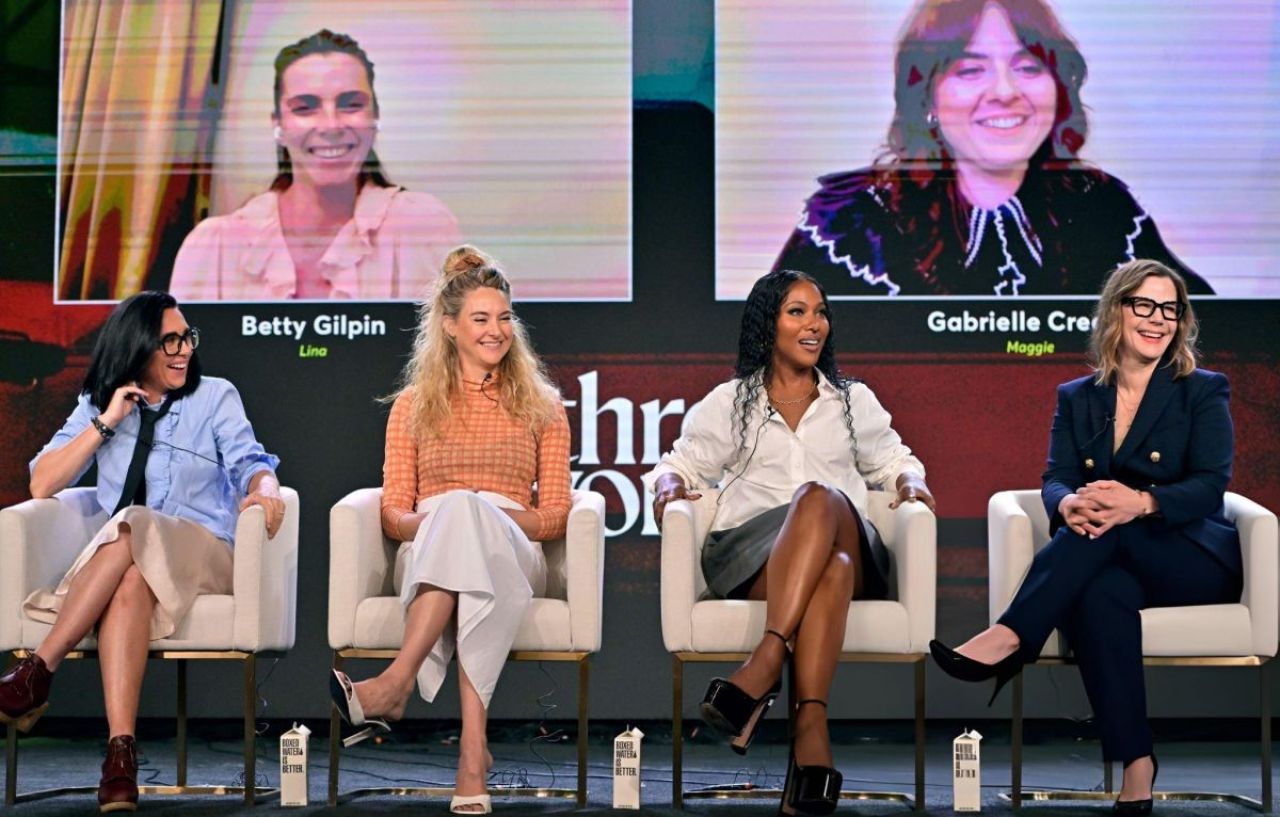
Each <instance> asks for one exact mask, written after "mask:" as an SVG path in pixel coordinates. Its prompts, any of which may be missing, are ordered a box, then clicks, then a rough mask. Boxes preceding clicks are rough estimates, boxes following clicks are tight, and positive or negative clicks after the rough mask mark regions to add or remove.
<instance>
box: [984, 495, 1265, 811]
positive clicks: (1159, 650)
mask: <svg viewBox="0 0 1280 817" xmlns="http://www.w3.org/2000/svg"><path fill="white" fill-rule="evenodd" d="M1226 514H1227V517H1228V518H1229V519H1231V520H1232V521H1233V522H1235V524H1236V527H1237V528H1238V529H1239V531H1240V551H1241V557H1242V559H1243V562H1244V593H1243V594H1242V596H1241V598H1240V601H1239V603H1237V604H1204V605H1196V606H1189V607H1158V608H1152V609H1148V610H1143V611H1142V651H1143V656H1144V663H1146V664H1147V665H1148V666H1200V667H1203V666H1232V667H1239V666H1249V667H1258V669H1259V673H1260V674H1261V675H1262V685H1261V701H1260V707H1261V719H1262V759H1261V760H1262V800H1261V803H1259V802H1258V801H1255V800H1252V799H1251V798H1245V797H1241V796H1238V795H1214V796H1215V797H1218V798H1219V799H1225V800H1229V801H1232V802H1237V803H1243V804H1249V805H1253V806H1258V805H1261V806H1262V808H1263V810H1264V811H1266V812H1270V811H1271V713H1270V687H1269V685H1268V684H1267V683H1266V674H1267V669H1268V662H1269V661H1270V659H1271V658H1273V657H1274V656H1275V654H1276V648H1277V639H1278V638H1280V557H1278V555H1277V554H1278V552H1280V539H1278V535H1277V524H1276V516H1275V514H1273V513H1271V512H1270V511H1268V510H1267V509H1266V508H1264V507H1262V506H1261V505H1259V504H1258V503H1256V502H1253V501H1252V500H1250V499H1247V498H1245V497H1243V496H1240V495H1239V494H1233V493H1227V495H1226ZM987 537H988V551H989V552H988V557H989V559H990V574H989V581H990V591H989V595H988V599H989V610H988V612H989V615H990V619H991V621H992V622H993V623H994V622H995V621H996V619H998V618H999V617H1000V615H1001V614H1003V613H1004V611H1005V609H1006V608H1007V607H1008V606H1009V602H1010V601H1012V600H1013V596H1014V594H1015V593H1016V592H1017V591H1018V587H1019V586H1021V584H1022V580H1023V578H1025V577H1026V575H1027V570H1029V569H1030V567H1031V560H1032V559H1033V558H1034V557H1035V554H1036V552H1037V551H1038V550H1039V549H1040V548H1042V547H1044V546H1045V545H1046V544H1048V542H1049V538H1050V537H1049V518H1048V515H1047V514H1046V512H1045V509H1044V503H1043V502H1042V501H1041V499H1040V492H1039V491H1035V490H1026V491H1001V492H1000V493H997V494H995V495H993V496H992V497H991V500H990V502H989V503H988V506H987ZM1070 660H1071V658H1070V654H1069V652H1068V649H1067V646H1066V644H1065V642H1064V640H1063V639H1062V638H1060V637H1059V633H1058V632H1057V631H1056V630H1055V631H1054V632H1053V634H1052V635H1050V636H1049V640H1048V641H1046V642H1045V646H1044V649H1043V650H1041V652H1040V659H1039V661H1038V662H1037V663H1040V664H1050V665H1052V664H1063V663H1069V662H1070ZM1012 731H1013V738H1012V740H1013V747H1012V748H1013V751H1012V762H1013V791H1012V794H1011V800H1012V801H1013V805H1014V808H1018V807H1019V806H1020V805H1021V801H1022V799H1023V798H1024V797H1026V798H1032V799H1048V794H1046V793H1041V792H1023V791H1022V676H1018V677H1017V678H1016V679H1014V684H1013V728H1012ZM1111 780H1112V769H1111V764H1106V769H1105V779H1104V782H1105V786H1104V788H1105V790H1106V791H1105V792H1102V793H1097V794H1098V796H1100V797H1104V798H1108V799H1109V798H1111V797H1114V794H1113V793H1112V791H1111V789H1112V786H1111ZM1091 794H1093V793H1091ZM1157 797H1162V798H1166V799H1181V798H1192V797H1203V795H1200V794H1197V793H1188V792H1183V793H1177V792H1174V793H1168V792H1161V793H1158V794H1157ZM1053 799H1064V798H1063V793H1060V792H1058V793H1054V798H1053Z"/></svg>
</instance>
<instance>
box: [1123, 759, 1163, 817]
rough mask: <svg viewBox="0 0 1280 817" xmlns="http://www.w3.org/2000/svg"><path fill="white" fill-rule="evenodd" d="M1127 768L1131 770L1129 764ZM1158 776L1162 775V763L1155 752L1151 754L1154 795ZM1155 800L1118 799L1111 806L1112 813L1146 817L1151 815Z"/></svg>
mask: <svg viewBox="0 0 1280 817" xmlns="http://www.w3.org/2000/svg"><path fill="white" fill-rule="evenodd" d="M1129 763H1133V761H1132V760H1131V761H1129ZM1125 768H1126V769H1127V768H1129V764H1128V763H1126V764H1125ZM1158 774H1160V761H1159V760H1156V755H1155V752H1152V753H1151V789H1152V794H1153V795H1154V794H1155V788H1156V775H1158ZM1154 800H1155V798H1154V797H1148V798H1147V799H1146V800H1120V799H1119V798H1117V799H1116V802H1115V804H1114V805H1112V806H1111V813H1112V814H1123V815H1125V817H1146V815H1148V814H1150V813H1151V809H1152V806H1153V805H1154V802H1153V801H1154Z"/></svg>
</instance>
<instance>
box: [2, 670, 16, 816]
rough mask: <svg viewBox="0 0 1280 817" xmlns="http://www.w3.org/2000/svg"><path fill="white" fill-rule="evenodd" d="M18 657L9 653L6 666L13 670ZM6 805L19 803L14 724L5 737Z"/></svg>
mask: <svg viewBox="0 0 1280 817" xmlns="http://www.w3.org/2000/svg"><path fill="white" fill-rule="evenodd" d="M17 662H18V657H17V656H16V655H14V654H13V653H9V660H8V661H6V662H5V664H6V665H7V666H8V667H10V668H12V667H13V665H14V664H16V663H17ZM4 770H5V771H4V804H5V805H6V806H12V805H14V804H16V803H17V802H18V727H16V726H14V725H13V724H12V723H10V724H8V725H7V726H6V727H5V735H4Z"/></svg>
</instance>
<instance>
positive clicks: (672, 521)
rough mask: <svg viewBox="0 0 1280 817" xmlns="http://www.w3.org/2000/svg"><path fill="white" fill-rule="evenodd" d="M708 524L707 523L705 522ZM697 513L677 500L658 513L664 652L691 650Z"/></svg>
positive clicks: (687, 503)
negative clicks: (660, 534) (659, 521)
mask: <svg viewBox="0 0 1280 817" xmlns="http://www.w3.org/2000/svg"><path fill="white" fill-rule="evenodd" d="M708 524H709V523H708ZM698 528H699V525H698V514H697V511H696V510H695V508H694V503H693V502H690V501H689V500H687V499H678V500H676V501H674V502H669V503H667V506H666V508H665V509H664V510H663V512H662V563H661V567H660V568H659V571H660V575H659V584H660V587H661V594H660V595H661V604H662V642H663V644H665V645H666V647H667V651H668V652H684V651H688V650H692V649H693V605H694V602H696V601H697V600H698V587H697V577H698V576H699V575H700V574H701V573H702V565H700V564H699V563H698V544H699V543H700V542H701V541H702V540H701V538H699V536H698Z"/></svg>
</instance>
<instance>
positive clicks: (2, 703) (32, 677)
mask: <svg viewBox="0 0 1280 817" xmlns="http://www.w3.org/2000/svg"><path fill="white" fill-rule="evenodd" d="M52 681H53V673H52V672H49V668H48V667H46V666H45V663H44V659H43V658H41V657H40V656H38V655H36V654H35V653H32V654H31V655H30V656H28V657H26V658H24V659H22V660H21V661H19V662H18V663H17V665H16V666H14V668H13V669H11V670H9V671H8V672H6V673H5V674H4V675H0V723H12V724H13V725H14V726H16V727H18V731H19V732H28V731H30V730H31V727H32V726H35V723H36V721H38V720H40V716H41V715H43V714H44V711H45V710H46V709H48V708H49V684H50V683H51V682H52Z"/></svg>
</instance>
